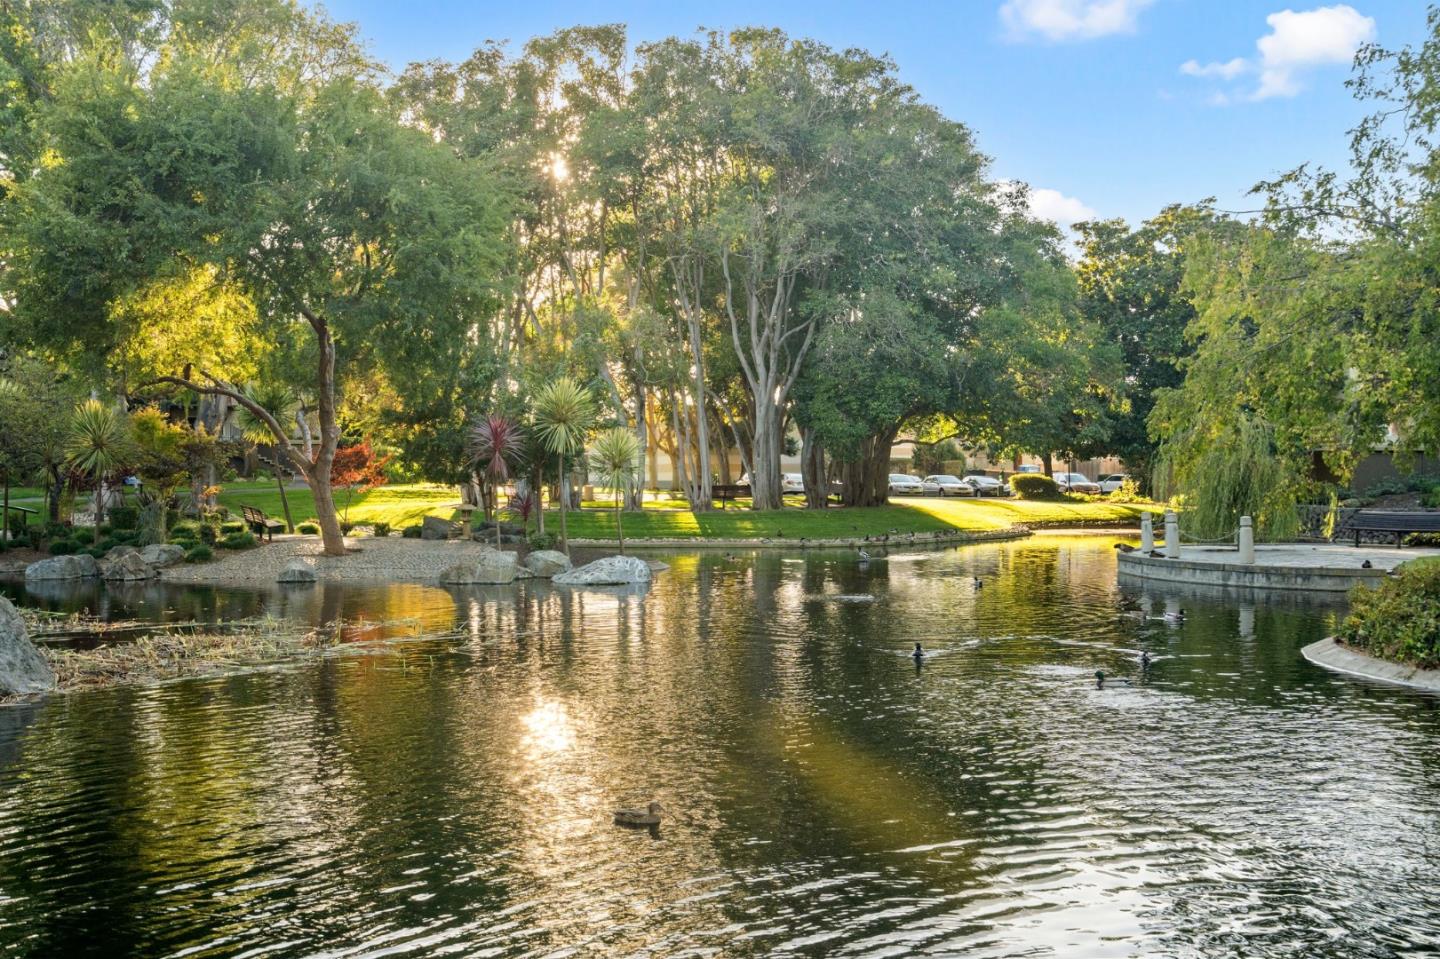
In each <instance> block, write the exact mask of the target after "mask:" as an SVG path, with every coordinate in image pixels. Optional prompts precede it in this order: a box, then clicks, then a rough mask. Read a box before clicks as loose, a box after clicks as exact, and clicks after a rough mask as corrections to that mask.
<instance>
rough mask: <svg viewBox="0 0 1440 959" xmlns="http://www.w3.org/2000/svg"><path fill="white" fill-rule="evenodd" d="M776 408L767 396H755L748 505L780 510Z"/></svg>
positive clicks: (781, 502) (778, 439)
mask: <svg viewBox="0 0 1440 959" xmlns="http://www.w3.org/2000/svg"><path fill="white" fill-rule="evenodd" d="M779 432H780V411H779V409H778V408H777V407H776V405H775V404H774V403H773V402H772V401H771V400H770V399H769V398H768V397H763V396H761V395H759V394H757V395H756V397H755V449H754V451H753V452H752V453H751V454H750V496H751V503H750V508H751V509H755V510H771V509H780V508H781V507H782V506H783V505H784V503H783V501H782V498H781V487H780V451H781V437H780V435H779Z"/></svg>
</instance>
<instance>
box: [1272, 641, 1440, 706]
mask: <svg viewBox="0 0 1440 959" xmlns="http://www.w3.org/2000/svg"><path fill="white" fill-rule="evenodd" d="M1300 653H1301V655H1303V656H1304V657H1305V658H1306V659H1308V660H1309V661H1310V662H1312V663H1314V664H1315V665H1316V666H1323V667H1325V668H1326V669H1333V670H1334V671H1335V672H1337V673H1345V674H1346V675H1348V676H1359V677H1360V678H1362V679H1373V680H1375V681H1376V682H1380V683H1397V684H1399V685H1402V686H1412V687H1414V688H1416V689H1426V690H1429V691H1431V692H1436V693H1440V669H1417V668H1415V667H1414V666H1407V665H1405V664H1404V663H1392V662H1390V661H1389V660H1388V659H1377V658H1376V657H1374V656H1371V655H1369V654H1368V653H1362V652H1360V651H1359V650H1358V649H1351V648H1350V647H1348V646H1342V645H1341V644H1340V643H1338V642H1336V640H1335V637H1333V636H1331V637H1329V638H1327V639H1322V640H1320V642H1318V643H1311V644H1310V645H1309V646H1306V647H1305V648H1304V649H1302V650H1301V651H1300Z"/></svg>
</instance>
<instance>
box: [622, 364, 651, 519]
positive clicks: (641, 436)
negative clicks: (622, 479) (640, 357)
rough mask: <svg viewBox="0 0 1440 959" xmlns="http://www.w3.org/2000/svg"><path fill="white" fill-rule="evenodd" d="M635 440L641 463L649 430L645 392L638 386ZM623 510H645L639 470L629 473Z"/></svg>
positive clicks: (647, 441)
mask: <svg viewBox="0 0 1440 959" xmlns="http://www.w3.org/2000/svg"><path fill="white" fill-rule="evenodd" d="M635 439H636V440H638V441H639V443H640V457H641V460H640V461H641V462H642V463H643V462H644V461H645V460H644V457H645V452H646V450H647V449H649V446H650V428H649V424H647V423H646V422H645V391H644V390H643V389H640V388H639V387H638V386H637V387H636V389H635ZM625 508H626V509H628V510H630V511H631V512H635V511H637V510H641V509H644V508H645V484H644V482H643V481H642V480H641V474H640V471H639V470H636V471H635V472H633V473H631V474H630V479H629V480H628V481H627V482H626V485H625Z"/></svg>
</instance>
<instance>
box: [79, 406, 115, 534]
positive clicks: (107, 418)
mask: <svg viewBox="0 0 1440 959" xmlns="http://www.w3.org/2000/svg"><path fill="white" fill-rule="evenodd" d="M125 425H126V422H125V419H124V417H122V416H121V415H120V411H119V410H118V409H116V408H115V407H114V406H107V405H106V404H104V403H102V402H100V401H99V400H95V399H90V400H86V401H85V402H83V403H81V404H80V405H79V406H77V407H75V412H74V414H73V415H72V416H71V418H70V437H69V440H68V441H67V443H66V445H65V451H66V463H67V464H68V465H69V466H70V467H71V468H72V469H75V470H78V471H80V472H81V473H84V474H85V475H87V476H89V477H90V478H91V479H92V480H94V481H95V542H97V543H98V542H99V541H100V524H101V523H103V522H104V521H105V485H104V480H105V476H106V474H107V473H110V472H111V471H112V470H114V469H115V468H116V467H118V466H119V465H120V463H121V460H122V459H123V456H124V447H125V439H126V435H125Z"/></svg>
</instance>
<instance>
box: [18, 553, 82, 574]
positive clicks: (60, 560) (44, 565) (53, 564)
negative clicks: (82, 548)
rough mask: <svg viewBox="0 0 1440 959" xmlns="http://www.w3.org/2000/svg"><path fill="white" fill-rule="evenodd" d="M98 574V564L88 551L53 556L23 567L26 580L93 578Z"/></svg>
mask: <svg viewBox="0 0 1440 959" xmlns="http://www.w3.org/2000/svg"><path fill="white" fill-rule="evenodd" d="M99 575H100V566H99V565H98V564H97V563H96V562H95V557H93V556H91V555H90V554H89V553H76V554H74V555H72V556H55V557H53V558H51V559H42V560H40V562H38V563H31V564H30V565H29V566H27V567H25V579H26V581H32V580H46V579H93V578H95V577H96V576H99Z"/></svg>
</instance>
